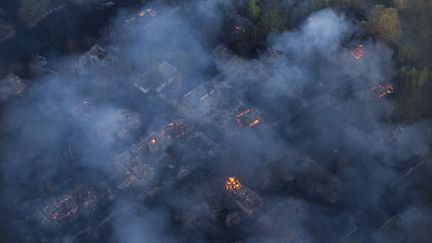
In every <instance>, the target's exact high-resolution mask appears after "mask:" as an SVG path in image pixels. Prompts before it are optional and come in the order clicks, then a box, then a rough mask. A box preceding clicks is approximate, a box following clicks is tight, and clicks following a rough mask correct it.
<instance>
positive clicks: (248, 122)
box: [235, 108, 261, 128]
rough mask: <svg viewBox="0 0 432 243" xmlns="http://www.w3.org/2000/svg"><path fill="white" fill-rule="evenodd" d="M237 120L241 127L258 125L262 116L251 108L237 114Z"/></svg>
mask: <svg viewBox="0 0 432 243" xmlns="http://www.w3.org/2000/svg"><path fill="white" fill-rule="evenodd" d="M235 121H236V123H237V125H238V126H239V127H242V128H243V127H256V126H258V125H259V124H260V123H261V118H260V116H259V115H258V114H257V112H255V110H252V109H251V108H246V109H243V110H241V111H240V112H239V113H237V114H236V115H235Z"/></svg>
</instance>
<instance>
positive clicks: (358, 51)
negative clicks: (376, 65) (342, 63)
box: [351, 44, 365, 60]
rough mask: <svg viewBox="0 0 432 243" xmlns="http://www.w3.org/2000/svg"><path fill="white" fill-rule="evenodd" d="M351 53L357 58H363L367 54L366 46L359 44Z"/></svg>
mask: <svg viewBox="0 0 432 243" xmlns="http://www.w3.org/2000/svg"><path fill="white" fill-rule="evenodd" d="M351 54H352V55H353V57H354V58H355V59H357V60H360V59H363V57H364V55H365V50H364V46H363V45H362V44H360V45H358V46H357V47H356V48H354V50H352V52H351Z"/></svg>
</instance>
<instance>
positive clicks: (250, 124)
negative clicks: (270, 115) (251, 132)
mask: <svg viewBox="0 0 432 243" xmlns="http://www.w3.org/2000/svg"><path fill="white" fill-rule="evenodd" d="M260 122H261V121H260V119H259V118H256V119H255V120H253V121H252V122H251V123H249V126H250V127H256V126H258V124H260Z"/></svg>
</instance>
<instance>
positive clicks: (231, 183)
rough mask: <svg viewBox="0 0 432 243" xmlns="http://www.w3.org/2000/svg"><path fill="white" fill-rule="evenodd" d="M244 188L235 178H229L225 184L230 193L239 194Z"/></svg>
mask: <svg viewBox="0 0 432 243" xmlns="http://www.w3.org/2000/svg"><path fill="white" fill-rule="evenodd" d="M241 188H242V185H241V184H240V181H239V180H237V179H236V178H235V177H229V178H228V179H227V181H226V182H225V189H226V190H227V191H229V192H237V191H238V190H240V189H241Z"/></svg>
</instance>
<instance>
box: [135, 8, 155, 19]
mask: <svg viewBox="0 0 432 243" xmlns="http://www.w3.org/2000/svg"><path fill="white" fill-rule="evenodd" d="M146 14H148V15H150V16H152V17H154V16H156V15H157V12H156V11H155V10H154V9H151V8H148V9H144V10H142V11H139V13H138V16H140V17H144V16H145V15H146Z"/></svg>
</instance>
